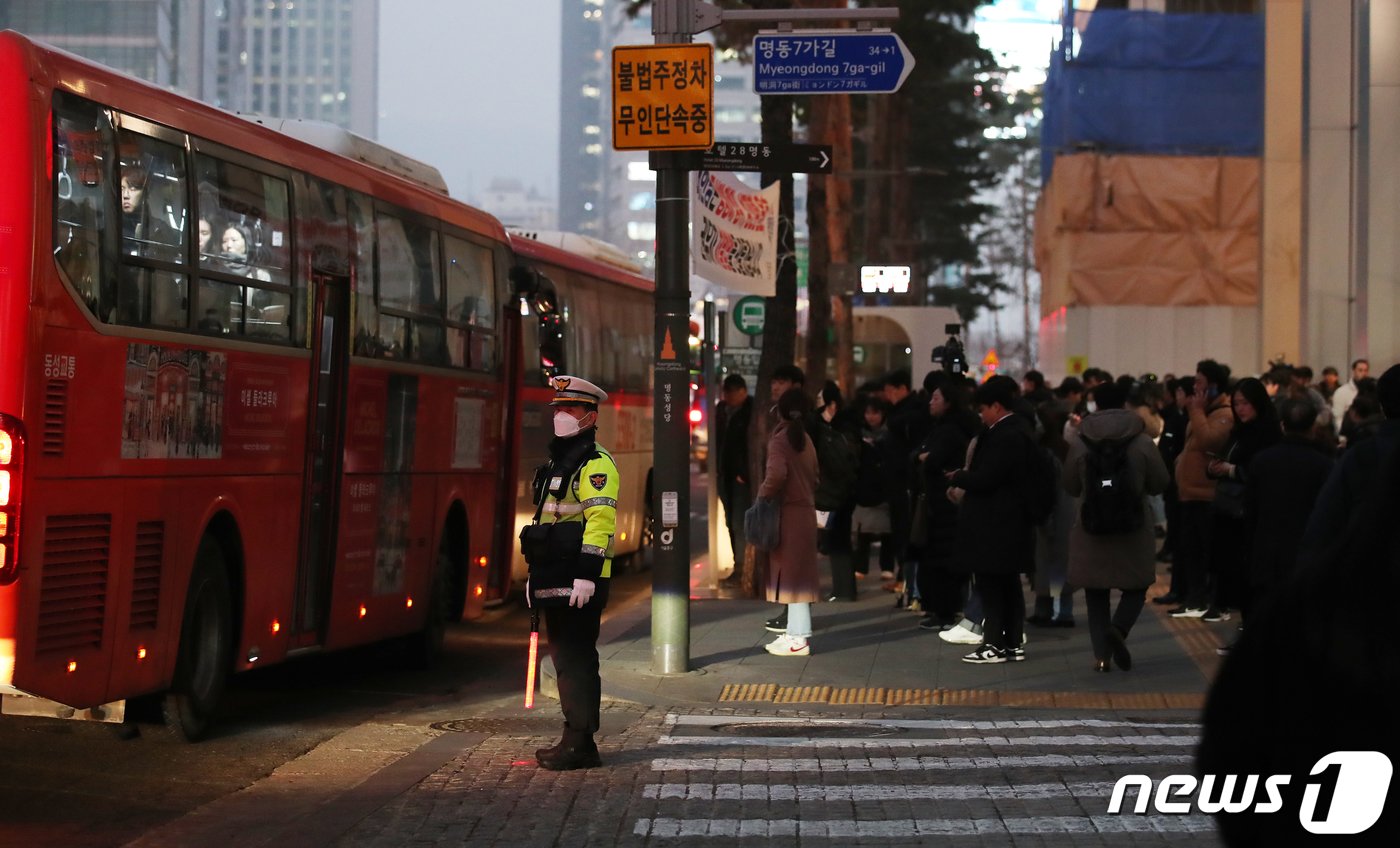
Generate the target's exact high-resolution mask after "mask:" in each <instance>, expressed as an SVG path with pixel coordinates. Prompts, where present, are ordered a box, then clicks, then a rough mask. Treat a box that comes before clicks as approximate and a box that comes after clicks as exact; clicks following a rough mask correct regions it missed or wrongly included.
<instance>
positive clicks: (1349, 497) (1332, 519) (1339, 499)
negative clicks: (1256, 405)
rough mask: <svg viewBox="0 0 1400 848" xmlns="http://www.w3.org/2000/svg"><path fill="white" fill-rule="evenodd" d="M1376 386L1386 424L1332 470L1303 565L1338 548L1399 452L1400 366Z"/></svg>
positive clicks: (1307, 539) (1311, 525)
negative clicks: (1388, 464)
mask: <svg viewBox="0 0 1400 848" xmlns="http://www.w3.org/2000/svg"><path fill="white" fill-rule="evenodd" d="M1376 383H1377V388H1376V391H1377V394H1378V395H1379V398H1380V404H1381V411H1382V412H1384V413H1385V422H1384V423H1382V424H1381V425H1380V427H1379V429H1377V430H1376V435H1375V437H1374V438H1371V439H1367V440H1366V441H1364V442H1361V443H1358V444H1356V445H1353V446H1351V447H1348V448H1347V450H1346V451H1345V452H1344V453H1343V454H1342V458H1341V459H1340V460H1338V461H1337V464H1336V466H1334V467H1333V469H1332V475H1331V476H1330V477H1329V478H1327V485H1325V486H1323V487H1322V494H1320V495H1318V497H1317V506H1316V508H1314V509H1313V513H1312V517H1311V518H1309V519H1308V527H1307V530H1306V531H1304V533H1303V544H1302V551H1301V553H1300V554H1299V561H1300V562H1305V563H1307V562H1313V561H1315V560H1319V559H1322V558H1323V557H1324V555H1325V554H1326V552H1327V550H1328V549H1329V548H1331V547H1333V546H1335V545H1336V544H1337V542H1338V541H1339V540H1340V538H1341V537H1342V535H1343V534H1344V533H1345V532H1346V529H1347V525H1348V523H1349V522H1350V521H1351V520H1352V518H1353V517H1355V515H1356V513H1357V511H1358V510H1359V509H1360V507H1361V505H1362V504H1363V503H1364V501H1365V493H1366V491H1367V490H1368V489H1369V488H1370V487H1371V485H1372V484H1373V483H1374V481H1375V479H1376V476H1377V475H1378V474H1380V471H1381V469H1382V468H1385V467H1386V463H1387V462H1388V461H1389V459H1390V457H1391V455H1392V454H1394V453H1396V452H1397V451H1400V365H1392V366H1390V368H1389V369H1387V370H1386V372H1385V373H1384V374H1382V375H1381V378H1380V380H1378V381H1376ZM1338 391H1340V389H1339V390H1338Z"/></svg>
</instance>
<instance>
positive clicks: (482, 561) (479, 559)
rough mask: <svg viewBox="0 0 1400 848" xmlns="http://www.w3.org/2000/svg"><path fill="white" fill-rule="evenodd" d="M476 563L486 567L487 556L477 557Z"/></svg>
mask: <svg viewBox="0 0 1400 848" xmlns="http://www.w3.org/2000/svg"><path fill="white" fill-rule="evenodd" d="M476 564H477V565H479V566H481V567H482V568H485V567H486V557H477V558H476Z"/></svg>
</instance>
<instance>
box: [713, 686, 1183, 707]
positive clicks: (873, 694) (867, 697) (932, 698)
mask: <svg viewBox="0 0 1400 848" xmlns="http://www.w3.org/2000/svg"><path fill="white" fill-rule="evenodd" d="M719 700H721V701H746V702H749V703H755V702H761V703H774V704H831V705H845V704H863V705H869V706H886V707H901V706H948V707H954V706H957V707H1044V708H1055V707H1059V708H1072V709H1112V710H1198V709H1200V708H1201V707H1202V706H1203V705H1204V704H1205V695H1203V694H1198V693H1194V692H1128V693H1117V692H1052V691H1037V690H1030V691H1020V690H1012V691H1006V692H1001V691H996V690H991V689H885V688H882V687H870V688H859V689H851V688H836V687H832V686H778V685H777V684H773V683H745V684H729V685H726V686H725V687H724V689H723V690H722V691H721V692H720V696H719Z"/></svg>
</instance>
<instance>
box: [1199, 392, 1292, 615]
mask: <svg viewBox="0 0 1400 848" xmlns="http://www.w3.org/2000/svg"><path fill="white" fill-rule="evenodd" d="M1230 409H1231V411H1232V412H1233V413H1234V416H1235V426H1234V428H1233V429H1231V430H1230V441H1229V442H1228V443H1227V444H1226V446H1225V452H1224V453H1223V454H1222V455H1221V456H1220V457H1217V458H1215V459H1212V460H1211V461H1210V462H1209V463H1208V464H1207V465H1206V474H1208V475H1209V476H1210V477H1211V478H1213V479H1215V480H1216V481H1218V482H1217V489H1216V500H1215V506H1216V509H1215V525H1214V527H1213V528H1212V531H1211V550H1210V564H1211V570H1212V571H1213V572H1215V580H1216V583H1215V589H1216V591H1215V603H1214V604H1212V605H1211V607H1210V609H1208V610H1206V614H1205V615H1204V616H1203V620H1205V621H1229V619H1230V613H1229V608H1231V607H1233V608H1235V609H1238V610H1240V612H1241V614H1245V613H1247V611H1248V607H1249V598H1248V586H1249V548H1250V545H1251V540H1252V539H1253V537H1254V526H1253V519H1252V518H1251V517H1250V516H1247V515H1244V514H1243V512H1242V510H1240V509H1238V508H1236V507H1238V506H1240V505H1242V503H1243V488H1244V485H1245V484H1246V482H1247V469H1248V468H1249V461H1250V460H1251V459H1253V458H1254V457H1255V456H1256V455H1257V454H1258V453H1259V452H1260V451H1262V450H1264V448H1267V447H1271V446H1273V445H1275V444H1277V443H1278V442H1279V440H1281V439H1282V438H1283V427H1282V425H1281V424H1280V423H1279V419H1278V410H1277V409H1276V408H1275V407H1274V403H1273V399H1272V398H1270V397H1269V391H1268V389H1266V388H1265V387H1264V383H1263V382H1262V381H1260V380H1256V379H1255V378H1253V377H1246V378H1245V379H1243V380H1240V381H1239V383H1237V384H1236V385H1235V388H1234V390H1233V391H1232V392H1231V393H1230ZM1236 493H1238V494H1236Z"/></svg>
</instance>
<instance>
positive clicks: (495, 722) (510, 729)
mask: <svg viewBox="0 0 1400 848" xmlns="http://www.w3.org/2000/svg"><path fill="white" fill-rule="evenodd" d="M430 727H432V728H433V729H434V730H445V731H449V732H451V733H490V734H492V735H495V736H549V735H551V734H556V733H558V731H559V720H558V719H554V718H549V719H545V718H454V719H450V720H448V721H435V722H433V723H432V724H431V725H430Z"/></svg>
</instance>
